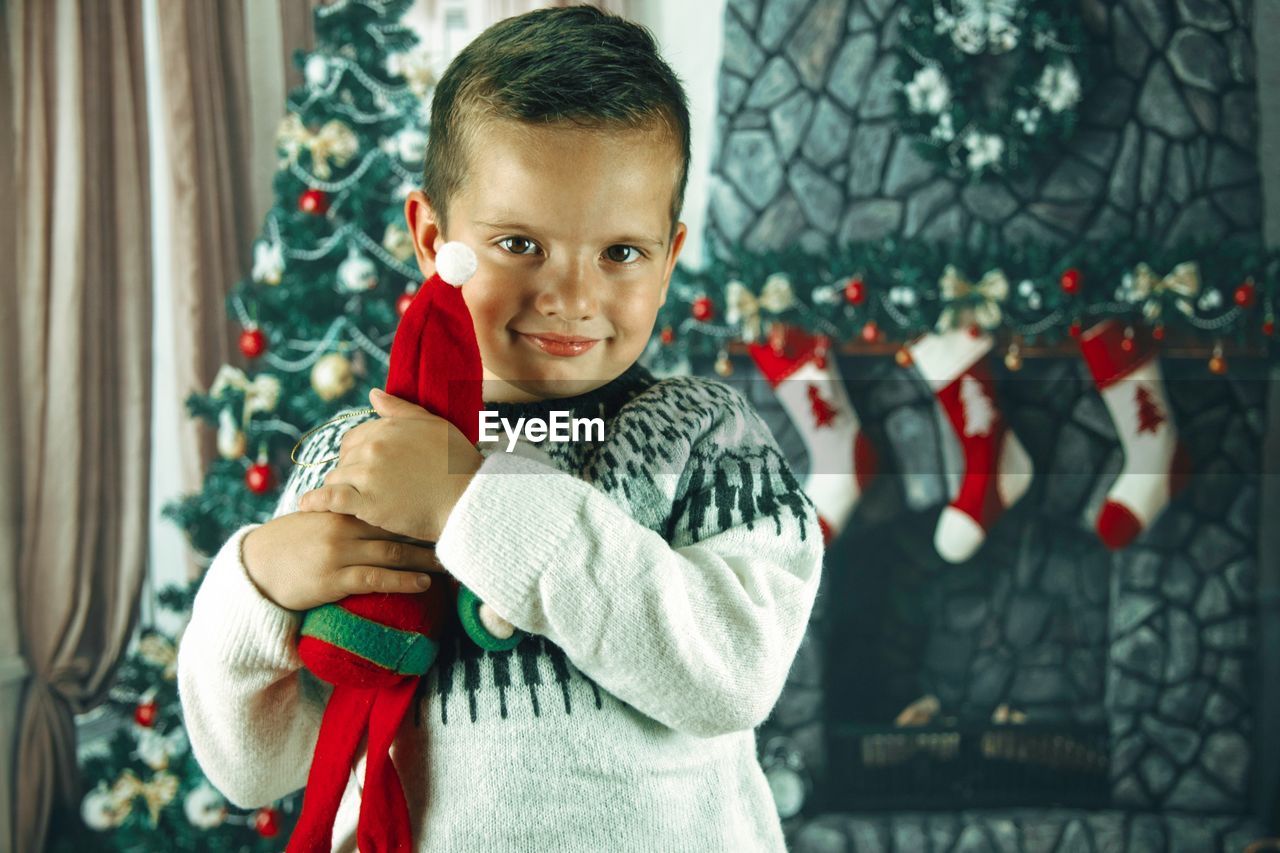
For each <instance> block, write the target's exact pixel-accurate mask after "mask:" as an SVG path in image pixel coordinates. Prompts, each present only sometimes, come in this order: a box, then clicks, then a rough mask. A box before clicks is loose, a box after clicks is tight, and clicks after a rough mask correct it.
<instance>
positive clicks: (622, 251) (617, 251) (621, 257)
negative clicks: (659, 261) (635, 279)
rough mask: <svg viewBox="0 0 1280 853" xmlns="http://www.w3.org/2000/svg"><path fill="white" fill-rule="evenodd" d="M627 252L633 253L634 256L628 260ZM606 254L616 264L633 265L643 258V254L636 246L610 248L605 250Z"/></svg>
mask: <svg viewBox="0 0 1280 853" xmlns="http://www.w3.org/2000/svg"><path fill="white" fill-rule="evenodd" d="M627 252H633V253H634V254H632V255H631V256H630V257H629V258H628V256H627V255H626V253H627ZM605 254H606V255H607V256H608V257H609V260H611V261H613V262H614V263H615V264H633V263H635V262H636V261H638V260H640V258H641V257H643V254H642V253H641V252H640V250H639V249H637V248H636V247H635V246H623V245H618V246H610V247H609V248H607V249H605Z"/></svg>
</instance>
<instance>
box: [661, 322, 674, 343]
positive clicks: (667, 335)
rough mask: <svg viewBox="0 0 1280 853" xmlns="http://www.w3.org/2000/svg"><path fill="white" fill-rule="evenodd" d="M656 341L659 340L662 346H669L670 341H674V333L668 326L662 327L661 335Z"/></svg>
mask: <svg viewBox="0 0 1280 853" xmlns="http://www.w3.org/2000/svg"><path fill="white" fill-rule="evenodd" d="M658 339H659V340H661V341H662V342H663V343H664V344H668V345H669V344H670V343H671V342H672V341H674V340H675V339H676V333H675V332H674V331H672V329H671V327H670V326H663V327H662V333H661V334H660V335H659V336H658Z"/></svg>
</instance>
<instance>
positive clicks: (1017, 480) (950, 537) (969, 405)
mask: <svg viewBox="0 0 1280 853" xmlns="http://www.w3.org/2000/svg"><path fill="white" fill-rule="evenodd" d="M991 344H992V341H991V336H990V335H987V334H983V333H980V334H976V335H975V334H973V333H972V332H970V331H968V330H954V331H949V332H943V333H930V334H927V335H925V336H924V337H922V338H920V339H919V340H917V341H916V342H915V343H913V344H911V345H910V346H909V350H910V352H911V358H912V360H913V361H914V362H915V365H916V368H917V369H918V370H919V371H920V374H921V375H922V376H923V377H924V378H925V379H926V380H927V381H928V382H929V385H930V386H931V387H932V388H933V392H934V395H935V397H936V398H937V400H938V403H939V405H941V406H942V409H943V411H944V412H945V413H946V416H947V419H948V420H949V421H950V423H951V427H952V429H954V430H955V434H956V436H957V437H958V438H959V439H960V447H961V451H962V453H963V455H964V475H963V477H962V479H961V481H960V489H959V491H958V492H957V493H956V496H955V498H954V499H953V500H952V501H951V503H950V504H949V505H948V506H947V507H946V508H944V509H943V510H942V515H941V517H939V519H938V527H937V529H936V530H935V531H934V534H933V544H934V547H935V548H936V549H937V551H938V554H939V555H941V556H942V558H943V559H944V560H947V561H948V562H951V563H961V562H964V561H965V560H967V559H969V557H971V556H972V555H973V552H975V551H977V550H978V547H979V546H980V545H982V543H983V541H984V540H985V539H986V538H987V531H988V530H990V529H991V526H992V525H993V524H995V523H996V520H997V519H998V518H1000V516H1001V515H1003V514H1004V511H1005V510H1006V509H1008V508H1009V507H1010V506H1012V505H1013V504H1014V503H1015V502H1016V501H1017V500H1018V499H1019V498H1020V497H1022V495H1023V494H1024V493H1026V491H1027V488H1028V487H1029V486H1030V485H1031V478H1032V476H1033V470H1032V465H1031V457H1030V456H1028V455H1027V451H1026V450H1025V449H1024V448H1023V446H1022V442H1020V441H1018V437H1017V436H1016V435H1014V434H1013V431H1012V430H1010V429H1009V428H1008V426H1007V425H1006V424H1005V421H1004V418H1003V417H1002V416H1001V414H1000V410H999V408H998V407H997V406H996V399H995V393H994V392H995V384H994V382H993V381H992V378H991V365H990V363H989V362H988V360H987V359H986V355H987V353H988V352H989V351H990V349H991Z"/></svg>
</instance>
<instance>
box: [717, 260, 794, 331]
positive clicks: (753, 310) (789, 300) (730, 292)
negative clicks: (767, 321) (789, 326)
mask: <svg viewBox="0 0 1280 853" xmlns="http://www.w3.org/2000/svg"><path fill="white" fill-rule="evenodd" d="M795 303H796V298H795V292H794V291H793V290H792V289H791V280H790V279H789V278H787V277H786V276H785V275H782V274H781V273H774V274H773V275H771V276H769V277H768V278H767V279H765V282H764V287H762V288H761V289H760V296H759V297H758V298H757V297H756V295H755V294H754V293H752V292H751V291H750V290H748V289H747V287H746V285H744V284H743V283H742V282H740V281H737V280H734V281H730V282H729V284H728V285H726V286H725V312H724V318H725V321H726V322H727V323H729V325H731V326H733V325H740V326H741V327H742V338H743V340H746V341H755V340H756V339H757V338H759V337H760V310H761V309H764V310H765V311H768V312H769V313H771V314H781V313H782V312H783V311H786V310H787V309H788V308H790V307H792V306H793V305H795Z"/></svg>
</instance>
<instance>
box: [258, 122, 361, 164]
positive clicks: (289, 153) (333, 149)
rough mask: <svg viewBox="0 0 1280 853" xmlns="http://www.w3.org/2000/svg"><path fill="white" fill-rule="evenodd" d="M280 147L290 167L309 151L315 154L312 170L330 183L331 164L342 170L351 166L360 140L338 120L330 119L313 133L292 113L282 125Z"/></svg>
mask: <svg viewBox="0 0 1280 853" xmlns="http://www.w3.org/2000/svg"><path fill="white" fill-rule="evenodd" d="M276 146H277V147H278V148H279V149H280V151H282V152H283V153H284V156H285V160H284V163H290V164H292V163H296V162H297V161H298V154H300V153H301V152H302V151H304V150H305V151H306V152H308V153H309V154H310V155H311V171H312V172H313V173H315V176H316V177H317V178H319V179H321V180H327V179H328V178H329V175H330V174H332V170H331V168H330V161H332V163H333V165H335V166H339V167H341V166H345V165H347V163H349V162H351V158H352V157H355V156H356V154H357V152H359V150H360V140H358V139H356V135H355V133H354V132H353V131H352V130H351V128H349V127H347V126H346V125H345V124H343V123H342V122H340V121H338V120H337V119H330V120H329V121H327V122H325V123H324V126H323V127H321V128H320V130H319V131H317V132H315V133H312V132H311V131H310V130H308V129H307V126H306V125H304V124H303V123H302V119H300V118H298V115H297V113H290V114H289V115H288V116H286V117H285V119H284V121H282V122H280V129H279V130H278V131H277V132H276Z"/></svg>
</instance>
